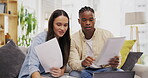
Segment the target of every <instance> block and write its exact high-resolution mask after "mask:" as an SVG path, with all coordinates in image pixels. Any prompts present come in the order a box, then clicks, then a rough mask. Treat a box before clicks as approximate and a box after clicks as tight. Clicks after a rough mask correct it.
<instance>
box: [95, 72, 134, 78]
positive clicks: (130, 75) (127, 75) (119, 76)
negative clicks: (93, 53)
mask: <svg viewBox="0 0 148 78" xmlns="http://www.w3.org/2000/svg"><path fill="white" fill-rule="evenodd" d="M134 75H135V72H134V71H112V72H97V73H94V74H93V78H134Z"/></svg>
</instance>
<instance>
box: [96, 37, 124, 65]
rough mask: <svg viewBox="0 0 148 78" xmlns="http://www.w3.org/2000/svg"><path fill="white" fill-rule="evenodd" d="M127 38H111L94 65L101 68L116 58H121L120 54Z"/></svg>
mask: <svg viewBox="0 0 148 78" xmlns="http://www.w3.org/2000/svg"><path fill="white" fill-rule="evenodd" d="M124 40H125V37H116V38H109V39H108V40H107V42H106V43H105V45H104V47H103V49H102V51H101V53H100V55H99V56H98V57H97V59H96V61H95V62H94V64H95V65H96V66H97V67H99V66H100V65H106V64H108V63H109V60H110V59H111V58H113V57H114V56H119V52H120V50H121V48H122V46H123V43H124Z"/></svg>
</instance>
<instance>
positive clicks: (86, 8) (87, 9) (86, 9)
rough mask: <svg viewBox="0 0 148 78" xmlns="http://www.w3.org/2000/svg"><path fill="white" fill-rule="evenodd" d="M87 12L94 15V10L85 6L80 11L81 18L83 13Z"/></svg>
mask: <svg viewBox="0 0 148 78" xmlns="http://www.w3.org/2000/svg"><path fill="white" fill-rule="evenodd" d="M85 11H91V12H92V13H94V9H93V8H91V7H89V6H84V7H82V8H81V9H80V10H79V16H80V14H81V13H83V12H85Z"/></svg>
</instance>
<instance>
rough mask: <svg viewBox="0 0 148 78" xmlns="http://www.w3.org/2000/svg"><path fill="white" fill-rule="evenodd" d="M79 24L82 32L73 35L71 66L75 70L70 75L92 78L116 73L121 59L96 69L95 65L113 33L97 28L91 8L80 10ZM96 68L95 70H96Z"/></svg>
mask: <svg viewBox="0 0 148 78" xmlns="http://www.w3.org/2000/svg"><path fill="white" fill-rule="evenodd" d="M78 22H79V24H80V25H81V30H79V31H78V32H76V33H75V34H73V35H72V38H71V50H70V57H69V66H70V67H71V69H72V70H73V71H72V72H71V73H70V75H71V76H75V77H77V78H92V73H94V72H106V71H114V70H116V68H117V66H118V65H119V57H118V56H115V57H113V58H112V59H110V60H109V63H108V64H107V65H101V66H99V67H97V68H96V66H95V65H94V64H93V62H94V61H95V59H96V57H97V56H99V54H100V52H101V50H102V48H103V46H104V44H105V42H106V40H107V39H108V38H111V37H113V35H112V33H111V32H109V31H107V30H104V29H101V28H95V27H94V26H95V13H94V10H93V9H92V8H91V7H87V6H85V7H82V8H81V9H80V10H79V19H78ZM94 67H95V68H94Z"/></svg>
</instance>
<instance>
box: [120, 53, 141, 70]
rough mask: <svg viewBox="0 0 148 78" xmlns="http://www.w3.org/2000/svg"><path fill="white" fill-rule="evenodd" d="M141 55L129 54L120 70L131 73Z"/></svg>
mask: <svg viewBox="0 0 148 78" xmlns="http://www.w3.org/2000/svg"><path fill="white" fill-rule="evenodd" d="M142 54H143V53H142V52H130V53H129V54H128V57H127V59H126V61H125V63H124V65H123V66H122V67H121V69H123V70H125V71H131V70H132V69H133V67H134V66H135V64H136V63H137V61H138V59H139V58H140V56H141V55H142Z"/></svg>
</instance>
